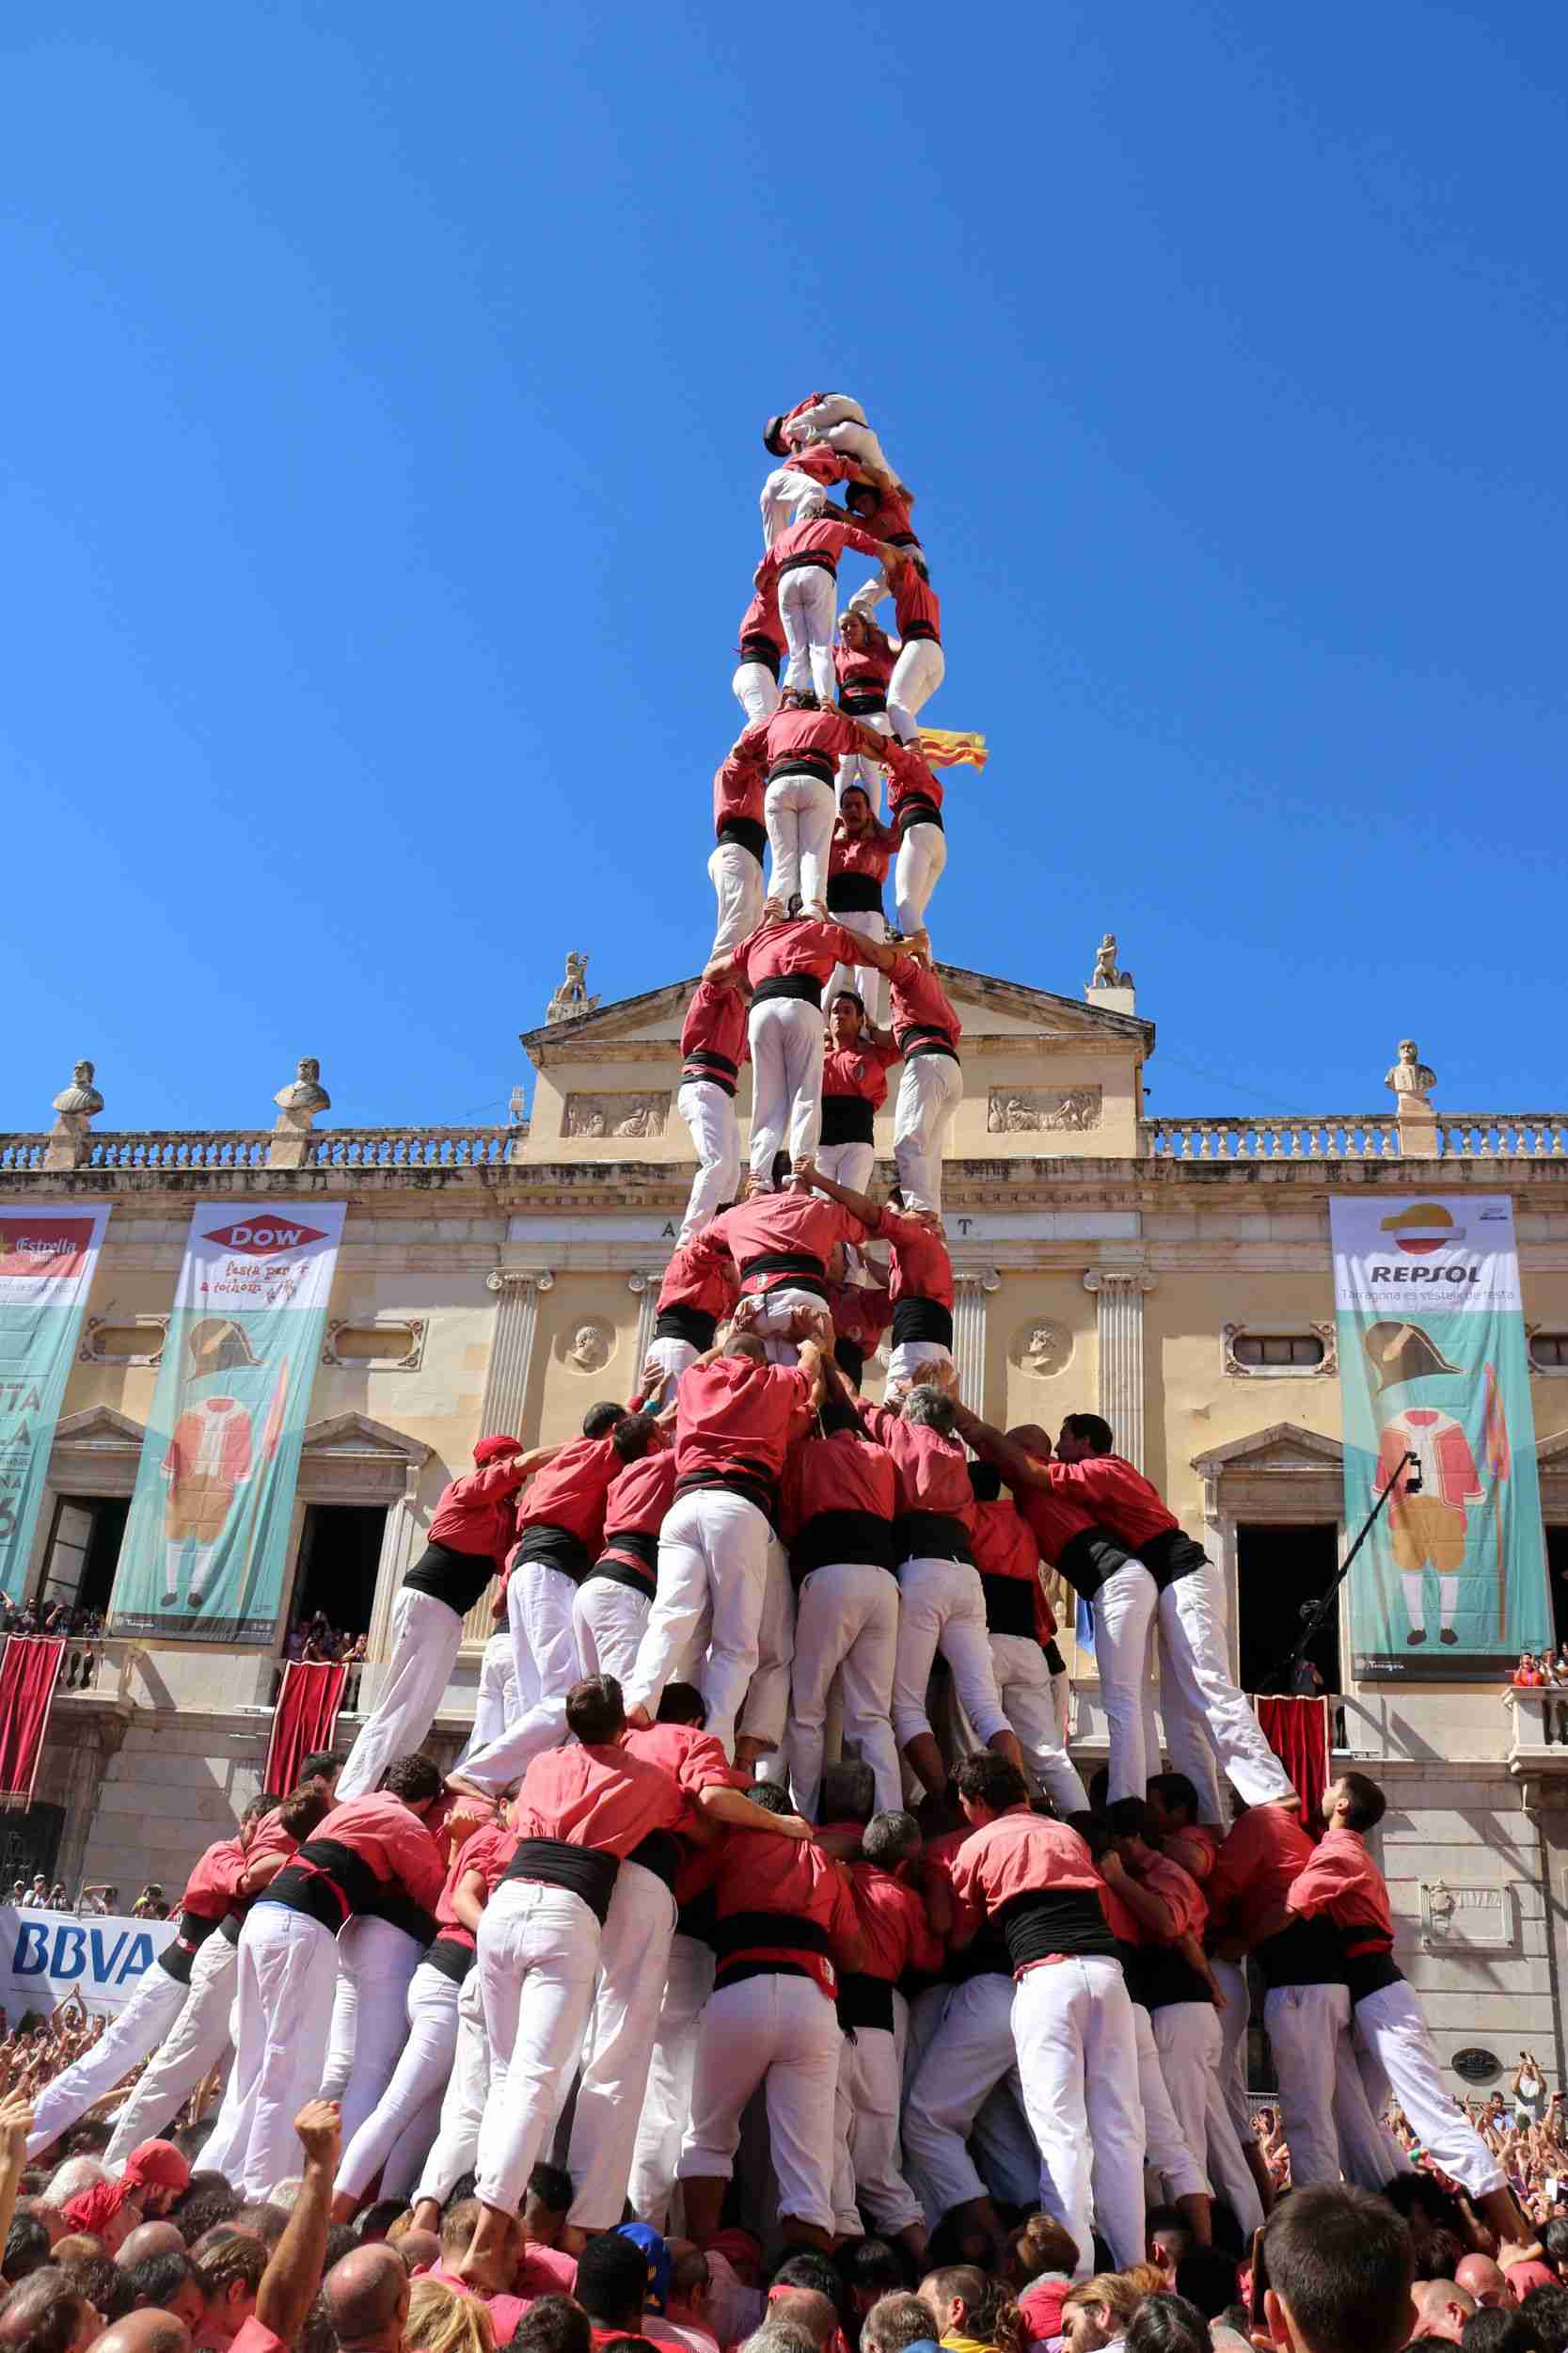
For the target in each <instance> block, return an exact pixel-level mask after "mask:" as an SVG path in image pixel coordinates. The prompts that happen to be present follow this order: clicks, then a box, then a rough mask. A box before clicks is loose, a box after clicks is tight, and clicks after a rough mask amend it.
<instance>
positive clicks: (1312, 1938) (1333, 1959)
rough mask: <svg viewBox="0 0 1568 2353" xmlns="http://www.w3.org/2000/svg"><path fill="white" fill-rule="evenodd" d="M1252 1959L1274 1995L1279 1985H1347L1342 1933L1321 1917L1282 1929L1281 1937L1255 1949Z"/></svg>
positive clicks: (1328, 1920)
mask: <svg viewBox="0 0 1568 2353" xmlns="http://www.w3.org/2000/svg"><path fill="white" fill-rule="evenodd" d="M1252 1957H1253V1959H1254V1961H1256V1962H1257V1963H1258V1968H1259V1975H1260V1976H1261V1978H1262V1979H1263V1983H1264V1985H1265V1986H1266V1987H1268V1988H1269V1990H1270V1991H1271V1992H1272V1991H1273V1989H1274V1988H1275V1986H1276V1985H1339V1984H1342V1983H1343V1982H1344V1976H1345V1964H1344V1960H1343V1957H1342V1955H1341V1952H1340V1948H1339V1932H1338V1929H1337V1928H1336V1927H1335V1925H1334V1923H1333V1921H1332V1920H1330V1919H1327V1918H1325V1917H1320V1918H1318V1919H1312V1920H1297V1921H1296V1922H1295V1923H1294V1925H1293V1926H1292V1927H1291V1928H1285V1929H1281V1930H1280V1932H1279V1934H1278V1935H1277V1936H1270V1937H1267V1938H1265V1940H1264V1942H1263V1943H1262V1944H1260V1945H1254V1947H1253V1948H1252Z"/></svg>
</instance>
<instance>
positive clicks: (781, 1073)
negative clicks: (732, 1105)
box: [751, 996, 822, 1185]
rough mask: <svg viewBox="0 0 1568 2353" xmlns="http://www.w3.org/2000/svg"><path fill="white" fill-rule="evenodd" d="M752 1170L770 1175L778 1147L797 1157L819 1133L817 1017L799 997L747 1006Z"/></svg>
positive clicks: (763, 1178) (768, 1178)
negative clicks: (786, 1144) (786, 1141)
mask: <svg viewBox="0 0 1568 2353" xmlns="http://www.w3.org/2000/svg"><path fill="white" fill-rule="evenodd" d="M751 1039H752V1176H753V1177H755V1178H757V1179H758V1180H759V1181H760V1182H761V1183H762V1184H765V1185H766V1184H771V1183H772V1179H773V1160H774V1156H775V1154H776V1153H781V1152H782V1151H783V1150H784V1137H785V1132H786V1131H787V1133H788V1139H789V1152H790V1157H791V1158H792V1159H794V1160H803V1159H804V1158H805V1157H806V1156H807V1154H808V1153H814V1152H815V1151H816V1139H817V1137H819V1136H820V1134H821V1132H822V1015H821V1011H820V1010H819V1009H818V1008H817V1007H816V1006H815V1005H808V1004H807V1003H806V1002H805V1000H804V998H803V997H798V996H769V997H765V998H764V999H763V1001H762V1003H761V1004H760V1005H753V1006H752V1019H751Z"/></svg>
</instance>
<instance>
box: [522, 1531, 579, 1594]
mask: <svg viewBox="0 0 1568 2353" xmlns="http://www.w3.org/2000/svg"><path fill="white" fill-rule="evenodd" d="M525 1561H529V1562H531V1563H532V1565H533V1566H535V1567H536V1568H555V1569H559V1570H560V1572H561V1574H562V1577H569V1578H570V1579H571V1581H572V1582H573V1584H574V1585H580V1584H581V1582H582V1581H583V1579H584V1578H585V1577H586V1576H587V1574H588V1571H589V1569H590V1568H591V1567H592V1566H593V1564H592V1562H591V1561H590V1560H589V1557H588V1547H587V1546H586V1545H585V1544H584V1542H583V1541H582V1538H581V1537H580V1536H575V1535H573V1534H572V1532H571V1530H570V1528H556V1527H552V1525H551V1524H550V1522H549V1521H548V1520H547V1519H542V1520H537V1521H535V1522H534V1524H533V1525H532V1526H531V1527H529V1528H524V1529H521V1530H520V1531H519V1533H518V1539H517V1557H516V1559H515V1561H514V1562H513V1564H512V1573H513V1575H514V1576H515V1575H516V1573H517V1571H518V1570H519V1569H520V1568H521V1567H522V1566H523V1564H524V1562H525Z"/></svg>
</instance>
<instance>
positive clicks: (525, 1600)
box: [463, 1561, 578, 1795]
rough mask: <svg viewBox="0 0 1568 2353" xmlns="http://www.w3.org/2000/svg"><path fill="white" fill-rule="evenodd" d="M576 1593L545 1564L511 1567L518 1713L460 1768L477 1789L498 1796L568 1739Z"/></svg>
mask: <svg viewBox="0 0 1568 2353" xmlns="http://www.w3.org/2000/svg"><path fill="white" fill-rule="evenodd" d="M576 1596H577V1587H576V1585H574V1584H573V1582H572V1581H571V1579H570V1578H569V1577H568V1576H567V1574H566V1572H565V1570H564V1569H561V1568H551V1567H549V1566H546V1563H545V1562H543V1561H518V1562H517V1564H516V1566H515V1567H514V1569H513V1571H512V1576H511V1580H510V1582H508V1585H507V1588H506V1622H507V1626H508V1628H509V1630H510V1631H511V1635H512V1666H513V1673H514V1675H515V1677H516V1682H517V1708H518V1713H517V1715H516V1717H515V1720H514V1721H513V1722H512V1723H511V1724H509V1725H507V1727H506V1730H505V1731H504V1732H503V1733H502V1734H501V1736H500V1738H499V1741H490V1742H489V1743H488V1744H487V1745H486V1746H485V1747H484V1748H482V1749H476V1750H475V1752H474V1754H473V1755H472V1756H471V1757H469V1759H468V1761H467V1764H466V1765H465V1766H464V1768H463V1771H464V1773H465V1775H467V1776H471V1777H472V1779H473V1780H475V1781H477V1782H478V1783H479V1785H480V1787H481V1788H482V1789H491V1790H494V1791H495V1792H496V1793H497V1794H498V1795H499V1792H500V1791H501V1790H502V1789H505V1788H506V1787H507V1785H508V1784H509V1783H510V1782H513V1781H520V1780H521V1779H522V1777H523V1775H524V1773H526V1772H527V1771H528V1769H529V1767H530V1765H531V1763H532V1762H533V1759H534V1758H535V1757H542V1756H544V1754H545V1752H546V1749H551V1748H560V1747H561V1745H562V1742H563V1741H564V1740H565V1738H566V1694H567V1693H568V1692H569V1691H570V1690H571V1688H572V1685H573V1684H574V1683H575V1682H576V1681H577V1679H578V1644H577V1636H576V1634H575V1633H574V1632H573V1630H572V1603H573V1601H574V1599H575V1598H576Z"/></svg>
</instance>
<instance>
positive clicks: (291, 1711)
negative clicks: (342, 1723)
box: [261, 1659, 348, 1797]
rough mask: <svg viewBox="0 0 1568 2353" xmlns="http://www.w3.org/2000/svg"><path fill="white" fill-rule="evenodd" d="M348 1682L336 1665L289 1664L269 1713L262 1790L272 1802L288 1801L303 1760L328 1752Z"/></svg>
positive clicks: (335, 1662)
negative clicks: (318, 1751)
mask: <svg viewBox="0 0 1568 2353" xmlns="http://www.w3.org/2000/svg"><path fill="white" fill-rule="evenodd" d="M347 1680H348V1668H347V1666H346V1664H345V1663H344V1662H343V1661H341V1660H328V1659H320V1660H311V1661H309V1663H307V1662H306V1661H301V1660H298V1659H291V1660H290V1661H289V1663H288V1665H287V1666H286V1667H285V1668H284V1670H283V1688H282V1690H281V1691H280V1692H279V1693H278V1694H277V1707H276V1708H275V1709H273V1715H272V1740H271V1741H270V1742H269V1744H268V1747H267V1770H266V1774H265V1778H264V1780H263V1782H262V1785H261V1786H262V1787H263V1789H268V1790H270V1791H271V1793H272V1794H273V1796H274V1797H287V1796H288V1794H289V1791H290V1790H291V1789H293V1786H294V1782H295V1780H296V1779H297V1777H298V1773H299V1767H300V1760H301V1758H302V1757H309V1754H310V1751H311V1750H312V1749H313V1748H330V1747H331V1745H332V1737H333V1734H334V1733H335V1732H336V1731H337V1728H338V1710H339V1709H340V1708H341V1706H342V1704H343V1685H344V1684H345V1683H346V1682H347Z"/></svg>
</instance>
